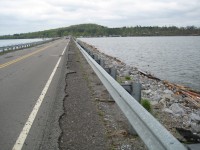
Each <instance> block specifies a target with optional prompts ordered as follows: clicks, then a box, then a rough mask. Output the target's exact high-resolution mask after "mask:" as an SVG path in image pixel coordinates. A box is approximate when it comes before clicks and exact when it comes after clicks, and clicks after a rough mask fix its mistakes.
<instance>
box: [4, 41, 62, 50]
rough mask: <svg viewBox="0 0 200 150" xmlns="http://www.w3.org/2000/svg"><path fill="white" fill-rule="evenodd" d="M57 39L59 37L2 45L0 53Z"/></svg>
mask: <svg viewBox="0 0 200 150" xmlns="http://www.w3.org/2000/svg"><path fill="white" fill-rule="evenodd" d="M57 39H59V38H52V39H49V40H44V41H38V42H30V43H24V44H16V45H9V46H2V47H0V53H1V52H6V51H13V50H20V49H24V48H29V47H33V46H37V45H41V44H44V43H48V42H51V41H54V40H57Z"/></svg>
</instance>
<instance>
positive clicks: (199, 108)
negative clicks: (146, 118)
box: [83, 43, 200, 143]
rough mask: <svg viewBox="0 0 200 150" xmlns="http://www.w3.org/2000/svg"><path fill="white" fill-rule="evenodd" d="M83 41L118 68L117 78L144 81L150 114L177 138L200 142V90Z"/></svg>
mask: <svg viewBox="0 0 200 150" xmlns="http://www.w3.org/2000/svg"><path fill="white" fill-rule="evenodd" d="M83 44H84V45H85V46H87V47H88V48H89V49H90V50H92V51H93V52H94V53H96V54H97V55H98V56H99V57H100V58H102V59H104V60H105V65H106V67H115V68H116V69H117V74H118V75H117V76H118V77H117V80H118V82H120V83H124V84H126V83H130V82H134V81H139V82H140V83H141V84H142V91H141V95H142V99H146V100H149V101H150V103H151V105H152V112H151V114H152V115H153V116H154V117H155V118H157V120H159V121H160V122H161V123H162V124H163V125H164V126H165V127H166V128H167V129H168V130H169V131H170V132H171V133H172V134H173V135H174V136H175V137H176V138H177V139H178V140H180V141H182V142H186V143H200V94H199V93H198V92H195V91H193V90H191V89H188V88H186V87H183V86H180V85H176V84H173V83H169V82H167V81H162V80H160V79H158V78H156V77H154V76H152V75H150V74H148V73H146V72H142V71H140V70H139V69H138V68H136V67H133V66H128V65H126V64H125V63H123V62H121V61H120V60H118V59H117V58H114V57H111V56H108V55H106V54H104V53H102V52H101V51H100V50H98V49H97V48H95V47H94V46H91V45H88V44H86V43H83Z"/></svg>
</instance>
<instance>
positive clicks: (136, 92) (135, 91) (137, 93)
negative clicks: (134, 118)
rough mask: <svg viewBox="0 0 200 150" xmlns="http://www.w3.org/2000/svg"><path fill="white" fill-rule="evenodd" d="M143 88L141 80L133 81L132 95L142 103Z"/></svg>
mask: <svg viewBox="0 0 200 150" xmlns="http://www.w3.org/2000/svg"><path fill="white" fill-rule="evenodd" d="M141 89H142V85H141V83H139V82H133V83H132V92H131V95H132V96H133V97H134V98H135V99H136V100H137V101H138V102H139V103H140V102H141Z"/></svg>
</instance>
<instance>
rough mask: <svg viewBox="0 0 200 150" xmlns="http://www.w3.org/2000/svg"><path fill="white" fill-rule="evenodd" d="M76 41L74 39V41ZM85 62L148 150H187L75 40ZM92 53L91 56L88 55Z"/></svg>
mask: <svg viewBox="0 0 200 150" xmlns="http://www.w3.org/2000/svg"><path fill="white" fill-rule="evenodd" d="M75 42H76V41H75ZM76 45H77V46H78V48H79V49H80V51H81V53H82V54H83V56H84V57H85V58H86V60H87V62H88V63H89V64H90V66H91V67H92V69H93V70H94V72H95V73H96V74H97V76H98V77H99V79H100V80H101V82H102V83H103V85H104V86H105V87H106V89H107V90H108V92H109V93H110V95H111V96H112V98H113V99H114V100H115V102H116V103H117V105H118V106H119V108H120V109H121V110H122V112H123V113H124V115H125V116H126V117H127V119H128V120H129V123H130V124H131V126H132V127H133V128H134V130H135V131H136V132H137V134H138V135H139V136H140V138H141V139H142V141H143V142H144V143H145V145H146V146H147V148H148V149H150V150H187V148H186V147H185V146H184V145H183V144H182V143H180V142H179V141H178V140H177V139H176V138H175V137H174V136H173V135H172V134H171V133H169V131H168V130H167V129H166V128H165V127H163V126H162V125H161V124H160V123H159V122H158V121H157V120H156V119H155V118H154V117H153V116H152V115H151V114H150V113H149V112H147V111H146V110H145V109H144V108H143V107H142V106H141V105H140V104H139V103H138V102H137V101H136V100H135V99H134V98H133V97H132V96H131V95H130V94H129V93H128V92H127V91H126V90H125V89H124V88H123V87H122V86H121V85H120V84H119V83H118V82H116V80H115V79H114V78H113V77H111V76H110V75H109V74H108V73H107V72H106V70H104V68H102V67H101V65H99V64H100V63H99V64H98V63H97V62H96V61H95V60H94V59H93V58H92V57H93V55H92V52H91V51H90V50H89V49H88V48H86V47H85V46H84V45H83V44H82V43H81V42H78V43H77V42H76ZM89 54H90V55H92V57H91V56H90V55H89Z"/></svg>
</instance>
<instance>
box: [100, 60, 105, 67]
mask: <svg viewBox="0 0 200 150" xmlns="http://www.w3.org/2000/svg"><path fill="white" fill-rule="evenodd" d="M99 64H100V66H101V67H102V68H105V62H104V60H103V59H101V58H100V63H99Z"/></svg>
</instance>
